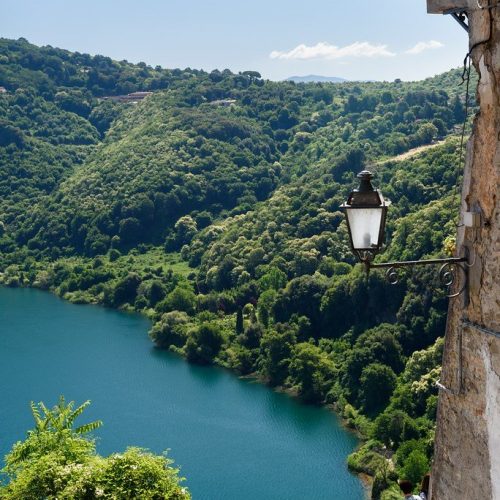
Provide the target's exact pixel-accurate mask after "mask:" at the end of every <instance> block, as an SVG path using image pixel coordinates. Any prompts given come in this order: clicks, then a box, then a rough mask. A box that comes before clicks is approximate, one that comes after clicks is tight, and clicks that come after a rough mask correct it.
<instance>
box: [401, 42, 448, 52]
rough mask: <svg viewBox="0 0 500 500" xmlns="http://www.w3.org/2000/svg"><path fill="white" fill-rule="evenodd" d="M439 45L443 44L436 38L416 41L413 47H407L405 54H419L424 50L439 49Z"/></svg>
mask: <svg viewBox="0 0 500 500" xmlns="http://www.w3.org/2000/svg"><path fill="white" fill-rule="evenodd" d="M440 47H444V45H443V44H442V43H441V42H438V41H436V40H429V41H428V42H418V43H417V44H416V45H415V46H414V47H412V48H411V49H408V50H407V51H406V52H405V54H420V53H421V52H423V51H424V50H430V49H439V48H440Z"/></svg>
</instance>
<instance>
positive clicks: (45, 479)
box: [0, 398, 190, 500]
mask: <svg viewBox="0 0 500 500" xmlns="http://www.w3.org/2000/svg"><path fill="white" fill-rule="evenodd" d="M88 404H89V402H88V401H87V402H86V403H84V404H83V405H81V406H79V407H78V408H77V409H76V410H73V407H74V403H73V402H70V403H68V404H66V403H65V401H64V399H63V398H61V399H60V401H59V403H58V404H57V405H56V406H55V407H54V408H53V409H50V410H49V409H48V408H47V407H46V406H45V405H44V404H43V403H39V404H38V405H35V404H34V403H32V404H31V408H32V413H33V417H34V419H35V424H36V425H35V428H34V429H32V430H31V431H29V432H28V436H27V438H26V440H25V441H22V442H17V443H16V444H14V446H13V448H12V450H11V452H10V453H9V454H8V455H7V456H6V458H5V462H6V466H5V468H4V469H3V471H2V472H3V473H4V474H5V476H6V479H7V484H5V485H3V486H2V485H0V498H5V499H8V500H26V499H28V498H30V499H31V498H33V499H34V498H47V499H49V498H50V499H55V498H58V499H68V500H70V499H71V500H74V499H85V498H103V499H105V498H108V499H115V500H116V499H123V500H125V499H130V498H137V499H143V500H149V499H152V498H158V499H160V498H162V499H167V498H168V499H178V500H181V499H188V498H190V495H189V493H188V492H187V490H186V489H185V488H183V487H181V486H180V485H179V483H180V482H181V481H182V478H179V476H178V472H179V471H178V469H175V468H173V467H171V464H172V460H169V459H167V458H166V456H156V455H153V454H152V453H149V452H148V451H146V450H141V449H138V448H128V449H127V450H126V451H125V452H124V453H115V454H112V455H110V456H109V457H101V456H100V455H98V454H97V453H96V451H95V443H94V440H93V439H92V438H90V437H87V436H84V434H87V433H88V432H90V431H92V430H94V429H96V428H97V427H98V426H99V425H100V422H93V423H90V424H85V425H83V426H80V427H77V428H75V429H73V427H72V424H73V422H74V420H75V419H76V418H77V417H78V416H79V415H80V414H81V413H82V412H83V410H84V409H85V408H86V407H87V406H88Z"/></svg>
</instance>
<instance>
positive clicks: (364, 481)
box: [0, 282, 373, 498]
mask: <svg viewBox="0 0 500 500" xmlns="http://www.w3.org/2000/svg"><path fill="white" fill-rule="evenodd" d="M0 286H2V287H5V288H25V289H33V290H40V291H42V292H48V293H50V294H52V295H53V296H55V297H57V298H59V299H60V300H63V301H65V302H69V303H70V304H74V305H89V306H98V307H103V308H104V309H109V310H113V311H119V312H122V313H128V314H139V315H141V316H142V317H145V318H147V319H149V320H150V321H152V318H151V316H150V315H148V314H147V313H146V312H145V311H143V312H141V311H136V310H134V309H131V308H115V307H107V306H105V305H104V304H102V303H100V302H90V301H88V302H81V301H72V300H69V299H66V298H64V297H62V296H61V295H59V294H58V293H56V292H55V290H53V289H50V288H47V289H45V288H40V287H37V286H32V285H31V286H30V285H18V286H11V285H7V284H5V283H2V282H0ZM150 343H151V345H152V346H154V347H155V348H156V349H159V350H162V351H168V352H170V353H172V354H176V355H177V356H178V357H179V358H181V359H182V360H183V361H184V362H185V363H189V361H188V360H187V359H186V357H185V356H183V355H182V354H180V353H179V352H178V351H174V350H171V349H168V348H167V349H165V348H161V347H158V346H157V345H156V344H155V343H154V342H153V341H151V340H150ZM189 364H192V363H189ZM213 366H216V367H218V368H222V369H224V370H227V371H228V372H229V373H231V374H232V375H234V376H236V377H237V378H239V379H241V380H250V381H252V382H255V383H258V384H260V385H262V386H265V387H266V388H267V389H269V390H272V391H274V392H277V393H281V394H286V395H287V396H288V397H291V398H293V399H294V400H296V401H297V402H299V403H300V404H301V405H308V406H316V407H318V408H325V409H327V410H328V411H329V412H331V413H333V414H334V415H335V417H336V418H337V419H338V421H339V424H340V425H341V427H342V428H343V429H344V430H345V431H346V432H349V433H350V434H353V435H354V436H355V437H356V438H357V440H358V441H359V442H358V444H357V446H356V448H355V449H354V450H353V451H352V452H351V453H354V452H356V451H357V450H359V448H360V447H361V446H362V445H363V443H364V442H366V437H365V436H364V435H363V434H361V433H360V432H359V430H357V429H354V428H352V427H350V426H349V425H347V420H346V419H345V418H344V417H342V416H341V415H340V413H339V411H338V409H337V408H336V407H335V405H334V404H328V403H326V404H312V403H307V402H305V401H303V400H301V399H300V397H299V396H298V394H297V392H296V391H295V390H294V389H293V388H289V387H284V386H276V387H271V386H269V385H268V384H267V383H266V382H265V380H264V379H262V378H261V377H259V376H258V375H257V374H255V373H250V374H247V375H239V374H238V373H237V372H236V371H234V370H231V369H230V368H228V367H227V366H224V365H222V364H219V363H213ZM347 458H348V457H346V460H345V462H344V465H345V466H346V469H347V470H348V472H349V473H350V474H352V475H353V476H356V477H357V478H358V479H359V481H360V483H361V485H362V487H363V490H364V492H365V498H370V492H371V486H372V483H373V477H372V476H370V475H369V474H367V473H365V472H356V471H353V470H351V469H350V468H349V467H348V465H347Z"/></svg>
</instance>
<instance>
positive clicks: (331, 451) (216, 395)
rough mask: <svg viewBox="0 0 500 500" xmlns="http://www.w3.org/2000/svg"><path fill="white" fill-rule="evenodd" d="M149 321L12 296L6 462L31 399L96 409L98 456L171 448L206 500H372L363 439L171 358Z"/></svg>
mask: <svg viewBox="0 0 500 500" xmlns="http://www.w3.org/2000/svg"><path fill="white" fill-rule="evenodd" d="M148 328H149V322H148V321H147V320H146V319H145V318H143V317H140V316H138V315H132V314H124V313H119V312H117V311H110V310H106V309H103V308H98V307H93V306H75V305H72V304H69V303H66V302H63V301H61V300H59V299H57V298H56V297H54V296H52V295H50V294H47V293H43V292H40V291H36V290H19V289H5V288H0V380H2V385H1V394H0V395H1V398H2V401H3V402H4V404H2V405H1V406H0V453H1V454H2V455H3V454H5V453H6V451H7V450H8V449H9V448H10V446H11V445H12V443H13V442H14V441H15V440H18V439H22V438H23V437H24V435H25V432H26V430H27V429H28V428H29V427H30V426H31V425H32V422H31V416H30V412H29V408H28V403H29V401H30V400H35V401H40V400H43V401H45V402H47V403H49V404H51V405H52V404H54V403H55V401H56V400H57V398H58V396H59V395H60V394H64V395H65V396H66V397H67V398H68V399H74V400H76V401H77V402H82V401H84V400H86V399H91V400H92V406H91V407H90V408H89V410H88V412H87V415H86V416H87V418H88V419H89V420H92V419H95V418H100V419H102V420H103V421H104V426H103V427H102V428H101V429H99V431H98V433H97V437H98V438H99V440H98V449H99V451H100V452H101V453H104V454H107V453H110V452H113V451H118V450H122V449H124V448H125V447H126V446H127V445H136V446H142V447H146V448H150V449H152V450H154V451H155V452H161V451H163V450H166V449H170V450H171V452H170V454H171V455H172V457H173V458H174V459H175V461H176V463H177V464H180V466H181V469H182V474H183V475H185V476H186V477H187V478H188V481H187V485H188V487H189V488H190V489H191V491H192V493H193V497H194V498H195V499H197V498H200V499H207V500H211V499H214V500H222V499H231V500H240V499H241V500H247V499H252V500H255V499H259V500H260V499H264V500H265V499H273V500H274V499H286V500H293V499H301V500H302V499H335V500H344V499H345V500H355V499H357V498H362V497H363V489H362V487H361V484H360V482H359V481H358V480H357V478H355V477H354V476H352V475H351V474H349V472H348V471H347V469H346V465H345V459H346V456H347V455H348V453H350V452H351V451H352V450H353V448H354V447H355V446H356V439H355V437H354V436H352V435H351V434H349V433H347V432H346V431H344V430H343V429H342V428H341V427H340V426H339V423H338V421H337V419H336V417H335V415H333V414H331V413H330V412H328V411H327V410H325V409H323V408H316V407H311V406H305V405H301V404H299V403H298V402H297V401H295V400H293V399H292V398H290V397H288V396H286V395H285V394H278V393H275V392H273V391H272V390H270V389H268V388H266V387H263V386H262V385H260V384H258V383H255V382H254V381H251V380H240V379H238V378H237V377H235V376H234V375H233V374H230V373H229V372H227V371H225V370H223V369H220V368H214V367H200V366H193V365H189V364H188V363H186V362H185V361H184V360H182V359H181V358H179V357H177V356H175V355H173V354H170V353H167V352H164V351H159V350H157V349H155V348H153V347H152V346H151V343H150V341H149V339H148V337H147V330H148Z"/></svg>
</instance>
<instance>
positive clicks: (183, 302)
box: [158, 285, 196, 314]
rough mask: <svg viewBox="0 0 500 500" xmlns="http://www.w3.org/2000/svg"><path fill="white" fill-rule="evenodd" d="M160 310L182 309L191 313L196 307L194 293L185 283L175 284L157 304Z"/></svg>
mask: <svg viewBox="0 0 500 500" xmlns="http://www.w3.org/2000/svg"><path fill="white" fill-rule="evenodd" d="M158 309H159V310H160V311H167V312H168V311H184V312H186V313H188V314H193V313H194V311H195V309H196V295H195V293H194V292H193V290H191V289H190V288H187V287H186V286H185V285H177V286H176V287H175V288H174V289H173V290H172V291H171V292H170V293H169V294H168V295H167V296H166V298H165V300H163V301H162V302H161V303H160V304H159V305H158Z"/></svg>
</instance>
